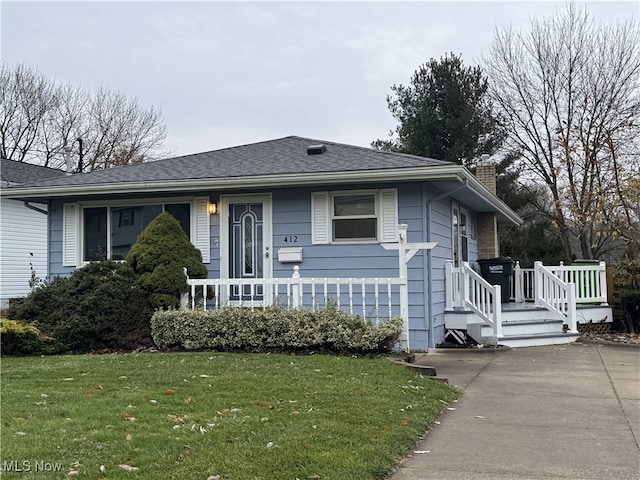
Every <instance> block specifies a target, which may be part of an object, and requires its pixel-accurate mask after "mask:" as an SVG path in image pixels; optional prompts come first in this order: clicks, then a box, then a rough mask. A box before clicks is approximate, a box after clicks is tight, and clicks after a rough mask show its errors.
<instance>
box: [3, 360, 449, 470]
mask: <svg viewBox="0 0 640 480" xmlns="http://www.w3.org/2000/svg"><path fill="white" fill-rule="evenodd" d="M1 367H2V370H1V374H2V377H1V387H2V389H1V407H2V410H1V415H2V425H1V434H2V436H1V441H2V442H1V447H0V448H1V463H2V476H3V477H6V478H20V479H42V478H87V479H89V478H90V479H94V480H95V479H99V478H104V479H109V480H112V479H123V478H129V479H131V478H140V479H142V478H144V479H187V480H188V479H201V480H206V479H207V478H208V477H210V476H220V480H251V479H269V480H274V479H276V480H283V479H291V480H295V479H300V480H303V479H334V480H349V479H353V480H366V479H378V478H384V477H385V476H386V475H387V474H389V473H390V472H391V471H392V469H393V467H394V465H395V464H396V462H397V461H398V460H399V459H400V458H401V457H402V456H404V455H405V454H406V453H407V452H408V451H409V449H410V448H411V447H412V446H413V445H414V444H415V442H416V440H417V439H418V437H419V436H420V435H421V434H422V433H424V431H425V430H427V428H428V427H429V426H430V425H431V423H432V422H433V420H434V419H435V418H436V416H437V415H438V414H439V413H440V411H441V410H442V409H443V408H445V406H446V405H447V404H448V403H449V402H451V401H452V400H453V399H454V398H456V395H457V393H456V391H455V390H454V389H453V388H450V387H449V386H447V385H444V384H441V383H439V382H434V381H431V380H429V379H426V378H422V377H419V376H416V375H415V374H413V373H412V372H410V371H409V370H407V369H404V368H401V367H399V366H396V365H394V364H392V363H391V362H389V361H388V360H386V359H384V358H377V359H371V358H353V357H337V356H324V355H309V356H292V355H276V354H219V353H141V354H109V355H78V356H58V357H30V358H8V357H5V358H2V365H1ZM20 470H22V471H20ZM56 470H59V471H60V473H53V472H54V471H56ZM45 472H48V473H45ZM69 472H72V473H71V475H72V476H71V477H67V474H68V473H69Z"/></svg>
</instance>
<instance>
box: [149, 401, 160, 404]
mask: <svg viewBox="0 0 640 480" xmlns="http://www.w3.org/2000/svg"><path fill="white" fill-rule="evenodd" d="M149 403H150V404H151V405H155V404H156V403H158V401H157V400H149Z"/></svg>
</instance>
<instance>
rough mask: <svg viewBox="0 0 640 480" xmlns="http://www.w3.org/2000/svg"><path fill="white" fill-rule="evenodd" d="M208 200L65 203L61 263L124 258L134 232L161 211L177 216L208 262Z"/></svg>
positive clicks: (141, 228)
mask: <svg viewBox="0 0 640 480" xmlns="http://www.w3.org/2000/svg"><path fill="white" fill-rule="evenodd" d="M208 200H209V199H208V197H197V198H190V199H184V200H182V199H181V200H170V201H166V202H158V201H155V202H151V201H150V202H145V201H141V202H139V203H138V202H135V203H134V202H127V203H118V204H112V205H99V204H97V203H88V204H84V205H78V204H65V208H64V217H65V218H64V221H63V224H64V232H63V239H64V241H63V251H64V255H63V258H64V264H65V266H76V265H77V264H78V263H79V264H82V263H85V262H90V261H95V260H103V259H105V258H109V259H112V260H124V258H125V257H126V256H127V254H128V253H129V250H131V247H132V246H133V244H134V243H135V242H136V240H137V238H138V235H140V233H141V232H142V230H144V229H145V227H146V226H147V225H148V224H149V223H150V222H151V221H152V220H153V219H154V218H156V217H157V216H158V215H159V214H160V213H162V212H163V211H166V212H169V213H170V214H171V215H172V216H173V217H174V218H176V220H178V222H179V223H180V226H181V227H182V229H183V230H184V232H185V233H186V234H187V236H188V237H189V238H190V240H191V241H192V243H193V244H194V245H195V246H196V247H197V248H199V249H200V251H201V252H202V255H203V260H204V261H205V263H208V261H209V234H208V233H209V215H208V213H207V212H206V205H207V203H208ZM74 218H75V219H74ZM194 227H195V228H194ZM203 232H204V234H203ZM78 253H79V255H78ZM78 257H79V258H78Z"/></svg>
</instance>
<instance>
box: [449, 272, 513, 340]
mask: <svg viewBox="0 0 640 480" xmlns="http://www.w3.org/2000/svg"><path fill="white" fill-rule="evenodd" d="M445 269H446V275H445V279H446V287H445V288H446V293H447V300H446V304H447V305H446V306H447V309H450V308H454V307H462V308H465V309H469V310H471V311H473V312H475V313H476V315H478V316H479V317H480V318H481V319H482V320H483V321H484V323H486V324H487V325H489V326H491V328H492V329H493V335H494V336H495V337H496V339H499V338H501V337H502V308H501V303H500V301H501V298H502V297H501V287H500V285H491V284H490V283H489V282H487V281H486V280H485V279H484V278H482V277H481V276H480V275H478V274H477V273H476V272H475V271H474V270H473V269H472V268H471V267H470V266H469V264H468V263H467V262H463V264H462V267H459V268H456V267H454V266H453V262H451V261H449V262H447V263H446V266H445Z"/></svg>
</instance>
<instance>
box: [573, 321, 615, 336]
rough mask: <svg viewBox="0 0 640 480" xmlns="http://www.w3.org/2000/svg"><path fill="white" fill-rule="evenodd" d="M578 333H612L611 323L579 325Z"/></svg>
mask: <svg viewBox="0 0 640 480" xmlns="http://www.w3.org/2000/svg"><path fill="white" fill-rule="evenodd" d="M578 332H580V333H599V334H604V333H611V324H610V323H579V324H578Z"/></svg>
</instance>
